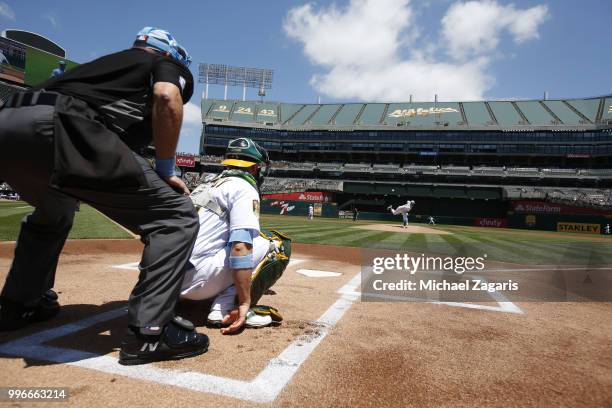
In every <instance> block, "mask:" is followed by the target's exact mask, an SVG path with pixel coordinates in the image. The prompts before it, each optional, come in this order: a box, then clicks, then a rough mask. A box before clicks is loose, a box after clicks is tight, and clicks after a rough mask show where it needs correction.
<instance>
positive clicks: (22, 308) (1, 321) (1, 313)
mask: <svg viewBox="0 0 612 408" xmlns="http://www.w3.org/2000/svg"><path fill="white" fill-rule="evenodd" d="M59 310H60V304H59V302H58V301H57V293H55V292H54V291H53V290H52V289H49V290H48V291H46V292H45V293H43V295H42V296H41V297H40V299H39V300H38V301H37V302H36V303H35V304H33V305H24V304H23V303H19V302H15V301H12V300H10V299H6V298H1V299H0V331H7V330H17V329H21V328H22V327H25V326H27V325H28V324H30V323H34V322H42V321H45V320H48V319H50V318H52V317H53V316H55V315H56V314H57V313H58V312H59Z"/></svg>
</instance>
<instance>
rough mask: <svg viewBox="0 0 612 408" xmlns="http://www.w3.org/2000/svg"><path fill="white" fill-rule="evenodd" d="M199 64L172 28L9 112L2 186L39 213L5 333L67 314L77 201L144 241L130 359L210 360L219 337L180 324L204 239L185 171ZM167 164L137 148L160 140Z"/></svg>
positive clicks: (5, 308) (16, 267) (37, 91)
mask: <svg viewBox="0 0 612 408" xmlns="http://www.w3.org/2000/svg"><path fill="white" fill-rule="evenodd" d="M190 61H191V59H190V57H189V55H188V54H187V52H186V51H185V49H184V48H182V47H181V46H180V45H179V44H178V43H177V42H176V40H175V39H174V38H173V37H172V35H170V33H168V32H167V31H164V30H160V29H156V28H152V27H146V28H144V29H142V30H141V31H140V32H139V33H138V35H137V38H136V41H135V42H134V45H133V47H132V48H131V49H127V50H124V51H121V52H117V53H114V54H110V55H107V56H104V57H101V58H99V59H97V60H94V61H92V62H89V63H87V64H84V65H80V66H79V67H76V68H74V69H72V70H70V71H67V72H66V73H65V74H64V75H62V76H60V77H57V78H51V79H49V80H47V82H45V83H43V84H42V85H40V86H38V87H37V88H34V89H33V90H32V91H29V92H25V93H19V94H16V95H14V96H12V97H11V98H10V99H9V100H8V101H7V103H6V104H5V105H4V106H3V107H1V108H0V178H1V179H3V180H6V181H7V182H8V183H9V184H10V185H11V187H13V188H14V189H15V190H16V191H17V192H19V194H20V195H21V197H22V198H23V199H24V200H26V201H27V202H29V203H30V204H32V205H33V206H34V207H35V210H34V212H33V213H32V214H30V215H28V216H27V217H25V219H24V220H23V222H22V225H21V231H20V233H19V238H18V240H17V245H16V249H15V257H14V260H13V263H12V266H11V269H10V271H9V274H8V277H7V279H6V283H5V285H4V288H3V290H2V294H1V297H0V329H3V330H13V329H18V328H20V327H23V326H25V325H27V324H29V323H32V322H34V321H40V320H46V319H48V318H51V317H53V316H54V315H55V314H57V312H58V311H59V303H58V301H57V295H56V293H55V292H54V291H53V290H52V288H53V285H54V280H55V270H56V267H57V262H58V258H59V255H60V252H61V250H62V247H63V246H64V243H65V241H66V237H67V236H68V233H69V232H70V229H71V227H72V222H73V218H74V211H75V206H76V202H77V200H82V201H84V202H86V203H89V204H90V205H92V206H93V207H95V208H96V209H98V210H99V211H101V212H102V213H104V214H106V215H107V216H109V217H110V218H112V219H113V220H115V221H116V222H118V223H119V224H121V225H124V226H125V227H127V228H129V229H130V230H131V231H133V232H134V233H136V234H139V235H140V236H141V240H142V242H143V243H144V244H145V247H144V252H143V254H142V260H141V262H140V266H139V269H140V276H139V277H138V282H137V283H136V286H135V287H134V289H133V290H132V293H131V294H130V298H129V308H128V318H129V319H128V330H127V334H126V336H125V337H124V339H123V342H122V345H121V354H120V363H122V364H142V363H148V362H151V361H156V360H166V359H178V358H184V357H190V356H194V355H198V354H201V353H203V352H205V351H206V350H207V348H208V338H207V337H206V336H205V335H203V334H198V333H197V332H196V331H195V330H194V327H193V325H192V324H191V323H190V322H188V321H186V320H184V319H181V318H180V317H175V315H174V309H175V304H176V301H177V299H178V294H179V290H180V287H181V282H182V280H183V270H184V266H185V263H186V261H187V260H188V259H189V256H190V254H191V250H192V248H193V244H194V241H195V238H196V235H197V232H198V225H199V224H198V217H197V214H196V212H195V210H194V208H193V205H192V204H191V201H190V200H189V198H188V197H187V196H186V194H188V193H189V190H188V189H187V187H186V186H185V184H184V183H183V181H182V180H181V179H180V178H179V177H177V176H175V174H174V156H175V152H176V144H177V141H178V137H179V132H180V129H181V123H182V120H183V104H185V103H187V102H188V101H189V99H190V98H191V96H192V93H193V77H192V75H191V72H190V71H189V69H188V68H187V67H188V66H189V63H190ZM152 141H153V143H154V144H155V148H156V156H157V157H156V168H155V169H153V168H152V167H151V165H150V164H149V163H148V162H147V161H146V160H145V159H144V158H142V157H141V156H140V155H138V154H136V151H139V150H140V149H143V148H144V147H146V146H147V145H149V144H150V143H151V142H152Z"/></svg>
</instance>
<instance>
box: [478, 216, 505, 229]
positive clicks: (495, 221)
mask: <svg viewBox="0 0 612 408" xmlns="http://www.w3.org/2000/svg"><path fill="white" fill-rule="evenodd" d="M474 225H476V226H477V227H493V228H506V227H507V226H508V221H507V220H506V219H505V218H476V219H475V220H474Z"/></svg>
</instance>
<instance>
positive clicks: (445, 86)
mask: <svg viewBox="0 0 612 408" xmlns="http://www.w3.org/2000/svg"><path fill="white" fill-rule="evenodd" d="M610 15H612V2H610V1H608V0H585V1H580V2H576V1H561V0H557V1H550V0H549V1H536V0H528V1H527V0H525V1H513V2H509V1H505V0H474V1H456V0H420V1H415V0H338V1H335V2H332V1H317V2H308V1H301V0H285V1H249V0H234V1H231V2H212V1H176V2H172V3H171V2H168V1H165V2H161V1H154V0H152V1H148V2H133V1H121V2H120V1H114V0H106V1H104V2H100V1H95V2H94V1H62V0H56V1H54V2H49V1H43V0H38V1H30V0H19V1H12V0H0V30H1V29H5V28H18V29H24V30H29V31H34V32H37V33H40V34H42V35H45V36H47V37H49V38H50V39H52V40H54V41H56V42H57V43H59V44H60V45H62V46H63V47H64V48H66V49H67V52H68V54H69V58H70V59H73V60H75V61H77V62H81V63H82V62H86V61H89V60H91V59H94V58H96V57H98V56H101V55H104V54H106V53H110V52H113V51H117V50H120V49H124V48H127V47H129V46H130V45H131V43H132V40H133V38H134V36H135V34H136V32H137V31H138V30H139V29H140V28H141V27H143V26H148V25H151V26H158V27H160V28H164V29H167V30H169V31H170V32H171V33H172V34H173V35H174V36H175V37H176V38H177V40H178V41H179V42H180V43H181V44H182V45H184V46H185V47H186V48H187V50H188V51H189V52H190V54H191V55H192V58H193V61H194V64H193V65H192V72H193V73H194V75H196V76H197V64H198V63H199V62H208V63H224V64H230V65H239V66H249V67H266V68H272V69H274V84H273V89H272V90H270V91H269V92H268V96H267V99H268V100H275V101H283V102H309V103H312V102H316V100H317V97H321V100H322V101H323V102H335V101H397V100H408V98H409V95H411V94H412V95H414V99H415V100H421V101H430V100H433V97H434V94H435V93H438V94H439V99H440V100H458V99H459V100H473V99H482V98H486V99H505V98H541V97H542V95H543V93H544V91H548V93H549V97H550V98H570V97H584V96H594V95H602V94H609V93H612V92H611V83H612V80H611V76H610V72H609V70H610V67H611V66H612V53H610V52H609V46H608V41H609V29H608V27H609V16H610ZM202 91H203V86H202V85H198V86H197V87H196V93H195V94H194V97H193V99H192V100H191V102H192V103H194V104H195V105H189V106H188V108H187V110H186V120H185V125H184V131H183V134H182V136H181V141H180V144H179V150H181V151H188V152H194V153H195V152H196V151H197V147H198V140H199V129H200V125H199V124H198V109H197V105H198V104H199V100H200V97H201V94H202ZM209 96H210V97H217V98H222V97H223V88H222V87H220V86H211V87H210V90H209ZM229 97H230V98H241V97H242V89H238V88H234V89H231V88H230V92H229ZM247 97H248V98H251V99H254V98H256V97H257V96H256V91H250V92H249V93H248V96H247Z"/></svg>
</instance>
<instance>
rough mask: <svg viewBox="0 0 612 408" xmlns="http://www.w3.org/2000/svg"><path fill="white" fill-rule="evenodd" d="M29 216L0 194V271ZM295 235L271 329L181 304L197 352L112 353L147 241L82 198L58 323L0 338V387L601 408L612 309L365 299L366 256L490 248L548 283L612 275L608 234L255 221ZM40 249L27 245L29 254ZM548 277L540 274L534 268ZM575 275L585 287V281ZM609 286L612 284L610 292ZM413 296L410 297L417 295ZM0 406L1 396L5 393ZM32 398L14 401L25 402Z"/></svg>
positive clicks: (137, 396) (77, 397)
mask: <svg viewBox="0 0 612 408" xmlns="http://www.w3.org/2000/svg"><path fill="white" fill-rule="evenodd" d="M31 210H32V208H31V207H29V206H27V204H26V203H23V202H0V240H1V241H2V242H1V243H0V280H4V277H5V276H6V273H7V271H8V268H9V266H10V262H11V259H12V251H13V249H14V240H15V239H16V237H17V235H18V231H19V222H20V220H21V219H22V218H23V216H24V215H26V214H27V213H28V212H30V211H31ZM261 222H262V226H263V227H264V228H273V229H278V230H280V231H282V232H284V233H286V234H287V235H289V236H290V237H292V239H293V243H294V245H293V254H292V260H291V263H290V265H289V267H288V268H287V270H286V271H285V273H284V275H283V277H282V278H281V279H280V280H279V282H277V284H276V285H275V286H274V287H273V290H272V291H270V292H269V293H268V294H267V295H265V296H264V298H263V299H262V301H261V303H263V304H268V305H271V306H274V307H277V308H278V309H279V310H280V311H281V313H282V314H283V316H284V321H283V322H282V323H281V324H280V325H279V326H276V327H267V328H263V329H259V330H245V331H244V332H242V333H241V334H239V335H236V336H221V335H220V333H219V332H218V330H217V329H211V328H207V327H205V326H204V321H205V317H206V314H207V305H206V303H205V302H196V303H182V304H180V306H179V309H180V310H179V311H180V313H181V314H182V315H184V316H185V317H187V318H189V319H191V320H192V321H193V322H194V323H195V324H196V325H197V326H198V330H199V331H201V332H204V333H206V334H208V335H209V336H210V339H211V346H210V349H209V351H208V352H207V353H205V354H203V355H201V356H199V357H196V358H192V359H187V360H182V361H176V362H163V363H155V364H151V365H146V366H136V367H125V366H121V365H119V364H118V363H117V361H116V359H117V354H118V347H119V343H120V341H121V337H122V336H123V331H124V327H125V320H126V299H127V298H128V296H129V292H130V290H131V288H132V287H133V285H134V283H135V281H136V279H137V278H138V269H137V265H138V261H139V253H140V251H141V249H142V244H141V243H140V241H139V240H138V239H134V238H133V237H132V236H131V235H130V234H129V233H127V232H126V231H125V230H123V229H122V228H121V227H119V226H117V225H116V224H114V223H113V222H112V221H110V220H108V219H107V218H106V217H104V216H102V215H101V214H99V213H98V212H96V211H95V210H93V209H91V208H90V207H88V206H87V205H83V206H82V207H81V210H80V211H79V212H78V213H77V216H76V219H75V226H74V228H73V231H72V233H71V236H70V239H69V241H68V242H67V244H66V246H65V248H64V252H63V254H62V256H61V258H60V263H59V266H58V273H57V277H56V284H55V288H56V290H57V291H58V293H59V296H60V302H61V304H62V311H61V312H60V314H59V315H58V316H57V317H56V318H55V319H53V320H52V321H48V322H44V323H39V324H35V325H32V326H30V327H28V328H26V329H23V330H20V331H16V332H10V333H1V334H0V370H2V372H3V374H2V376H0V387H22V388H23V387H47V388H51V387H64V388H67V389H68V395H69V398H68V400H67V402H68V405H70V406H98V405H102V404H104V405H106V406H121V407H124V406H150V405H151V403H152V401H154V402H155V405H162V404H164V405H168V406H179V405H183V404H189V405H192V404H193V405H196V404H197V406H205V407H207V406H226V405H229V404H231V405H232V406H261V405H272V406H292V407H293V406H313V405H316V406H334V407H335V406H415V407H421V406H431V407H440V406H453V407H455V406H465V407H474V406H487V407H488V406H500V407H501V406H504V407H506V406H609V403H610V401H612V303H611V302H607V301H598V302H595V301H584V299H572V301H559V299H556V301H543V300H540V301H538V299H530V300H516V299H513V298H512V297H511V296H504V295H503V294H502V293H500V292H495V291H493V292H487V293H484V295H483V298H482V299H480V300H479V301H471V300H463V301H443V300H440V299H437V300H436V299H431V298H422V299H410V300H412V301H397V300H407V299H402V298H401V297H397V298H393V296H389V297H388V298H384V299H382V301H376V302H374V301H365V300H364V299H362V298H361V290H362V287H361V285H360V283H361V277H362V274H361V273H360V272H362V269H363V265H362V264H363V262H364V261H363V260H364V257H363V254H364V252H365V251H369V252H375V253H380V254H393V253H397V252H407V253H414V254H417V255H423V256H424V255H432V256H434V255H439V256H458V255H465V254H473V253H475V254H485V255H486V259H487V267H488V268H493V269H495V270H500V271H501V270H504V271H510V273H511V274H513V275H512V276H519V275H520V276H521V277H524V276H528V279H527V282H531V280H532V281H533V282H537V283H538V284H544V283H550V282H549V281H548V279H549V277H554V278H555V279H557V278H558V277H559V276H560V275H562V274H563V273H564V272H566V271H580V273H581V274H582V275H581V276H583V275H584V276H585V277H587V278H588V285H592V287H593V288H594V290H596V289H598V288H600V287H602V286H605V285H608V284H609V277H608V274H609V273H610V272H611V271H612V259H611V256H612V255H611V254H612V238H608V237H605V236H601V235H586V234H571V233H556V232H543V231H524V230H510V229H494V228H477V227H459V226H446V225H436V226H430V225H425V224H414V225H411V226H410V228H408V229H403V228H401V222H400V219H399V217H398V221H397V223H388V222H386V223H383V222H372V221H357V222H353V221H351V220H336V219H318V218H315V219H314V220H312V221H309V220H307V219H306V218H305V217H292V216H279V215H262V218H261ZM33 256H35V254H33ZM542 277H545V279H544V280H542V279H541V278H542ZM584 282H587V280H586V278H585V280H584ZM607 287H609V286H607ZM415 300H416V301H415ZM0 403H1V402H0ZM25 405H27V403H23V406H25Z"/></svg>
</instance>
